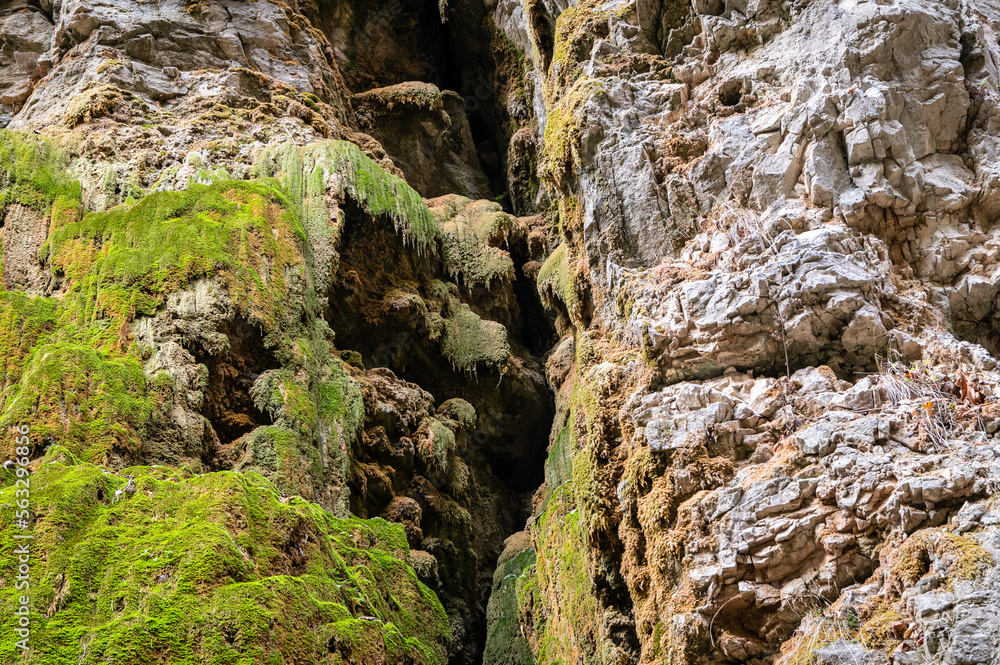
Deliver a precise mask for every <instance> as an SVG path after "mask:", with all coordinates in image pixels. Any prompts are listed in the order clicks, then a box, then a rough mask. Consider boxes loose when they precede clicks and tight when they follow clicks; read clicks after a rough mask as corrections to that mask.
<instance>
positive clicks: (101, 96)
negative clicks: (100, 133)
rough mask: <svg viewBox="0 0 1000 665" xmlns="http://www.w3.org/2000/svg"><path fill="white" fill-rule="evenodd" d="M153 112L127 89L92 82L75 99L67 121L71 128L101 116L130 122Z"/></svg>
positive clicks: (67, 115)
mask: <svg viewBox="0 0 1000 665" xmlns="http://www.w3.org/2000/svg"><path fill="white" fill-rule="evenodd" d="M151 112H152V111H151V109H150V108H149V105H148V104H146V102H144V101H142V100H141V99H139V98H138V97H136V96H135V95H133V94H132V93H131V92H128V91H127V90H122V89H121V88H118V87H116V86H113V85H96V84H90V85H89V86H88V87H86V88H84V91H83V92H82V93H80V95H79V96H78V97H77V98H76V99H75V100H74V101H73V104H72V106H71V107H70V110H69V112H67V114H66V118H65V122H66V126H67V127H69V128H70V129H73V128H74V127H77V126H79V125H83V124H87V123H91V122H95V121H96V120H100V119H101V118H111V119H112V120H115V121H117V122H123V123H129V122H133V121H134V120H136V119H139V120H144V119H146V118H147V117H148V116H149V115H150V114H151Z"/></svg>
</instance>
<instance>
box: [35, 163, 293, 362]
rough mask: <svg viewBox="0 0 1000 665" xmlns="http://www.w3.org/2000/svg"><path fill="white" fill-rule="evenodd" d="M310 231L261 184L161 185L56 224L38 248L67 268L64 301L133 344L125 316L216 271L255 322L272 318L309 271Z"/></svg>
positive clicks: (80, 317) (108, 334)
mask: <svg viewBox="0 0 1000 665" xmlns="http://www.w3.org/2000/svg"><path fill="white" fill-rule="evenodd" d="M303 242H304V234H303V232H302V230H301V227H300V225H299V223H298V220H297V217H296V216H295V213H294V211H293V210H291V208H290V206H289V204H288V202H287V200H286V199H285V198H284V197H283V196H282V194H281V193H280V192H278V191H277V190H275V189H273V188H271V187H268V186H267V185H265V184H262V183H257V182H236V181H228V182H221V183H217V184H214V185H210V186H205V185H194V186H192V187H191V188H190V189H188V190H185V191H181V192H156V193H153V194H150V195H149V196H147V197H145V198H143V199H142V200H141V201H140V202H139V203H138V204H136V205H134V206H119V207H117V208H113V209H112V210H109V211H107V212H103V213H91V214H89V215H87V216H86V217H84V218H83V219H82V220H80V221H77V222H72V223H69V224H65V225H62V226H60V227H58V228H56V229H54V230H53V232H52V233H51V235H50V237H49V239H48V240H47V241H46V243H45V244H44V245H43V246H42V249H41V252H40V253H41V254H42V256H43V258H47V259H48V260H49V262H50V263H51V265H52V267H53V269H54V270H55V271H57V272H60V273H63V274H65V275H66V277H67V280H68V282H69V284H70V285H71V286H70V290H69V293H68V294H67V296H66V302H67V308H68V310H69V312H70V314H71V315H72V316H73V317H74V318H75V320H76V322H77V323H78V324H81V325H92V324H95V323H97V322H98V321H99V320H102V321H104V323H103V324H102V325H101V326H99V327H97V328H95V330H97V331H98V334H99V336H100V337H101V342H102V343H103V344H104V345H106V346H108V345H118V346H122V347H124V346H126V345H127V340H126V338H127V334H128V329H127V324H128V322H129V321H131V320H132V319H133V318H134V317H135V316H137V315H150V314H152V313H153V312H154V311H155V309H156V308H157V307H158V306H159V305H160V304H162V303H163V301H164V298H165V296H166V294H168V293H170V292H171V291H175V290H177V289H179V288H181V287H183V286H185V285H186V284H187V283H189V282H190V281H192V280H194V279H196V278H198V277H202V276H206V275H212V274H216V275H219V276H220V277H221V278H222V282H223V284H224V286H225V287H226V288H227V290H228V291H229V293H230V295H231V296H232V297H233V300H234V303H235V304H236V305H237V306H238V307H239V308H240V310H241V311H242V312H243V313H244V314H245V315H246V316H247V317H248V318H249V319H250V320H251V321H253V322H256V323H262V324H267V325H273V324H274V322H275V320H276V316H277V315H278V312H279V311H280V310H281V309H282V307H283V306H284V304H285V301H286V298H287V295H288V293H289V288H288V285H287V283H286V279H287V277H286V276H287V275H288V274H289V271H290V270H291V269H296V268H298V269H299V271H300V272H304V265H303V263H302V259H301V256H300V251H299V250H298V247H300V246H301V245H302V243H303Z"/></svg>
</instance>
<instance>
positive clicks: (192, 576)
mask: <svg viewBox="0 0 1000 665" xmlns="http://www.w3.org/2000/svg"><path fill="white" fill-rule="evenodd" d="M126 473H128V474H130V475H133V476H135V484H134V492H133V493H129V492H126V491H124V489H125V487H126V480H125V479H124V478H123V477H122V476H123V475H124V474H126ZM32 488H33V491H32V504H33V512H34V523H33V535H34V538H35V540H34V541H33V547H34V548H36V550H35V551H37V552H44V553H45V556H44V557H42V558H36V559H35V560H34V567H33V570H32V573H33V579H35V580H37V582H36V584H34V585H33V589H34V593H33V594H32V601H31V621H32V644H33V647H34V650H33V652H32V660H30V661H29V662H36V663H45V664H46V665H62V664H72V665H96V664H98V663H105V662H112V661H113V662H128V663H150V664H152V663H165V662H169V663H175V664H177V663H183V664H187V663H190V664H192V665H194V664H195V663H208V662H213V663H233V664H239V665H251V664H256V663H272V662H273V663H278V662H285V663H291V662H335V663H336V662H340V663H370V662H385V663H422V664H426V665H432V664H439V663H440V664H443V663H444V662H445V660H446V657H445V645H446V643H447V641H448V639H449V637H448V636H449V626H448V621H447V616H446V615H445V612H444V609H443V608H442V607H441V605H440V603H439V602H438V601H437V599H436V597H435V596H434V594H433V592H431V591H430V590H429V589H428V588H427V587H426V586H424V585H423V584H422V583H421V582H419V581H418V580H417V577H416V574H415V573H414V572H413V569H412V568H411V567H410V566H409V564H408V559H409V549H408V547H407V544H406V538H405V534H404V532H403V528H402V527H401V526H399V525H391V524H389V523H387V522H384V521H382V520H359V519H354V518H352V519H338V518H336V517H334V516H332V515H331V514H329V513H327V512H325V511H323V510H322V509H320V508H319V507H318V506H316V505H314V504H310V503H307V502H305V501H303V500H301V499H290V500H283V499H281V497H280V495H279V493H278V491H277V489H276V488H275V487H274V485H272V484H271V483H270V482H268V481H267V480H266V479H265V478H263V477H262V476H260V475H259V474H255V473H246V474H236V473H232V472H222V473H213V474H206V475H205V476H202V477H191V478H183V477H181V476H180V475H179V474H177V473H176V472H175V471H174V470H171V469H168V468H164V467H138V468H133V469H128V470H124V471H123V472H121V475H112V474H108V473H106V472H103V471H102V470H101V469H100V468H98V467H96V466H93V465H90V464H84V463H79V462H77V461H76V460H75V459H73V457H72V455H69V454H68V453H67V452H66V451H65V450H64V449H61V448H60V447H58V446H56V447H54V448H52V449H50V451H49V453H48V454H47V455H46V457H45V458H44V460H43V461H42V464H41V465H40V467H39V468H38V470H37V472H36V473H35V475H34V476H33V477H32ZM118 491H121V494H119V495H118V498H117V499H116V498H115V497H116V492H118ZM13 504H14V487H13V486H11V485H10V484H9V481H8V484H6V486H5V487H4V488H3V489H2V490H0V517H2V518H3V526H2V527H0V536H2V537H0V543H2V545H0V566H3V568H2V569H0V574H3V575H4V576H5V577H8V578H9V577H11V576H12V575H13V574H14V573H13V571H12V568H11V566H12V565H13V564H12V563H11V562H12V561H15V560H16V557H14V556H12V552H11V550H12V548H13V543H14V542H15V541H13V540H12V539H11V538H10V537H9V536H10V533H9V532H10V530H11V529H13V527H12V526H11V522H12V519H13ZM16 595H17V592H16V591H15V590H14V589H13V587H12V585H7V586H5V587H4V588H3V589H0V609H2V610H3V612H4V614H3V618H2V619H0V631H2V638H0V660H3V662H14V660H15V658H16V657H17V656H18V650H17V648H16V647H15V646H14V640H15V639H16V637H14V632H13V630H12V628H13V625H14V619H15V617H14V614H13V609H14V607H15V603H16V598H15V597H16ZM331 658H332V660H330V659H331Z"/></svg>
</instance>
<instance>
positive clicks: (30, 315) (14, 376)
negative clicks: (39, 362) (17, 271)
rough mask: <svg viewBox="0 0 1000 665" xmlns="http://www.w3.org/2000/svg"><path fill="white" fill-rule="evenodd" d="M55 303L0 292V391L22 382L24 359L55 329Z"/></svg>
mask: <svg viewBox="0 0 1000 665" xmlns="http://www.w3.org/2000/svg"><path fill="white" fill-rule="evenodd" d="M56 307H57V305H56V301H55V300H53V299H50V298H31V297H28V296H26V295H24V294H23V293H6V292H0V391H6V390H7V388H9V387H13V386H14V385H15V384H16V383H17V382H18V381H20V380H21V377H22V375H23V370H24V363H25V359H26V358H28V357H29V355H30V354H31V351H32V349H33V348H34V347H35V345H36V344H37V343H38V341H39V340H40V339H41V338H42V337H44V336H45V335H46V334H48V333H50V332H52V331H53V330H54V329H55V328H56V320H57V319H56V312H57V309H56Z"/></svg>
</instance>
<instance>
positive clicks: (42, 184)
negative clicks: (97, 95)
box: [0, 129, 82, 223]
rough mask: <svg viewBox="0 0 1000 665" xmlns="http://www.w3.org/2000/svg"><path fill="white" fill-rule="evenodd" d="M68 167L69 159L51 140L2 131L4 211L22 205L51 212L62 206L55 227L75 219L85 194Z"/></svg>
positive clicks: (1, 197)
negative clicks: (66, 219) (50, 210)
mask: <svg viewBox="0 0 1000 665" xmlns="http://www.w3.org/2000/svg"><path fill="white" fill-rule="evenodd" d="M68 166H69V159H68V158H67V157H66V155H65V154H64V153H63V152H62V151H60V150H59V149H58V148H57V147H56V146H55V145H54V144H53V143H52V142H51V141H49V140H48V139H46V138H44V137H42V136H38V135H35V134H22V133H19V132H11V131H7V130H6V129H2V130H0V207H4V206H7V205H9V204H11V203H19V204H21V205H24V206H28V207H31V208H34V209H36V210H40V211H47V210H49V209H50V208H52V207H53V206H54V204H57V202H58V205H55V210H53V222H54V223H57V222H60V221H62V220H63V219H64V217H65V216H66V215H67V214H69V215H72V211H73V210H74V209H75V210H77V211H78V210H79V208H80V200H81V197H82V194H81V190H80V183H78V182H76V181H75V180H73V179H72V178H70V177H69V176H68V175H66V169H67V167H68ZM57 212H58V216H57V215H56V213H57Z"/></svg>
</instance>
